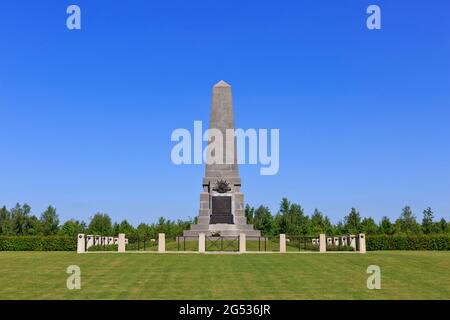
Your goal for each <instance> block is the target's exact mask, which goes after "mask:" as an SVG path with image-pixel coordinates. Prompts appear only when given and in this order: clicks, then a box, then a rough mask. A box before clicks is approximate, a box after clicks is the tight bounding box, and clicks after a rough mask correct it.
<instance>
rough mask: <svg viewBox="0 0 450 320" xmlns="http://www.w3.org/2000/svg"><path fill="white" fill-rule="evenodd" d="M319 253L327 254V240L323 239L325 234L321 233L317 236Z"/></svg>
mask: <svg viewBox="0 0 450 320" xmlns="http://www.w3.org/2000/svg"><path fill="white" fill-rule="evenodd" d="M319 252H321V253H323V252H327V240H326V239H325V234H323V233H321V234H320V235H319Z"/></svg>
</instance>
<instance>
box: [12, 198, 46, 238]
mask: <svg viewBox="0 0 450 320" xmlns="http://www.w3.org/2000/svg"><path fill="white" fill-rule="evenodd" d="M30 212H31V207H30V206H29V205H28V204H26V203H25V204H24V205H23V206H21V205H20V204H19V203H17V204H16V206H15V207H14V208H12V209H11V219H12V229H13V233H14V234H16V235H20V236H22V235H36V234H39V232H40V223H39V219H37V218H36V217H35V216H30Z"/></svg>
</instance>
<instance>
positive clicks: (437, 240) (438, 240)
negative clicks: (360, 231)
mask: <svg viewBox="0 0 450 320" xmlns="http://www.w3.org/2000/svg"><path fill="white" fill-rule="evenodd" d="M366 248H367V250H368V251H375V250H450V235H393V236H388V235H368V236H367V237H366Z"/></svg>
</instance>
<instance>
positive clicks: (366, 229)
mask: <svg viewBox="0 0 450 320" xmlns="http://www.w3.org/2000/svg"><path fill="white" fill-rule="evenodd" d="M361 229H362V232H363V233H365V234H377V233H378V226H377V224H376V223H375V221H374V220H373V219H372V218H364V219H363V220H362V222H361Z"/></svg>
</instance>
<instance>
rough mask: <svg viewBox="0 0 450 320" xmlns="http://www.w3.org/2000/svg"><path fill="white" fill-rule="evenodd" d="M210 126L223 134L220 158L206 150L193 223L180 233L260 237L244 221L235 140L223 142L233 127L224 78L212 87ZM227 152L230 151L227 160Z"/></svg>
mask: <svg viewBox="0 0 450 320" xmlns="http://www.w3.org/2000/svg"><path fill="white" fill-rule="evenodd" d="M209 127H210V129H218V130H220V132H221V133H222V136H223V161H222V163H216V162H213V161H211V159H212V157H211V156H210V153H207V161H206V162H207V164H206V173H205V177H204V178H203V192H201V193H200V210H199V214H198V221H197V224H192V225H191V229H190V230H185V231H183V235H184V236H197V235H198V234H199V233H205V234H206V236H209V235H212V234H220V235H221V236H238V235H239V234H240V233H245V234H246V235H247V236H260V231H258V230H254V229H253V225H251V224H247V221H246V218H245V212H244V194H243V193H242V192H241V178H240V177H239V172H238V165H237V152H236V140H235V139H234V138H233V139H232V140H233V141H234V143H230V144H229V145H227V141H226V130H227V129H233V130H234V113H233V102H232V97H231V86H230V85H229V84H228V83H226V82H225V81H222V80H221V81H219V82H218V83H217V84H216V85H214V87H213V92H212V102H211V115H210V123H209ZM227 153H231V156H230V155H229V156H228V159H230V158H231V161H227V155H226V154H227Z"/></svg>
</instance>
